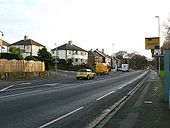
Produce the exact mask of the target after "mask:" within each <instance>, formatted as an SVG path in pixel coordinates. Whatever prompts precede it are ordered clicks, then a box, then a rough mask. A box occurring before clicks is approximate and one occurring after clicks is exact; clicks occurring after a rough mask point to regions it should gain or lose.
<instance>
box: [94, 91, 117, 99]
mask: <svg viewBox="0 0 170 128" xmlns="http://www.w3.org/2000/svg"><path fill="white" fill-rule="evenodd" d="M114 92H115V91H111V92H109V93H107V94H105V95H104V96H101V97H99V98H98V99H96V100H97V101H99V100H101V99H103V98H104V97H106V96H108V95H110V94H112V93H114Z"/></svg>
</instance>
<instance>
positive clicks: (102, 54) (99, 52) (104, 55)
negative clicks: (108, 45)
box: [94, 50, 107, 57]
mask: <svg viewBox="0 0 170 128" xmlns="http://www.w3.org/2000/svg"><path fill="white" fill-rule="evenodd" d="M94 52H97V53H98V54H100V55H101V56H103V57H107V55H106V54H104V53H102V52H101V51H99V50H94Z"/></svg>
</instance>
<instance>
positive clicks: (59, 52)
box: [51, 41, 88, 65]
mask: <svg viewBox="0 0 170 128" xmlns="http://www.w3.org/2000/svg"><path fill="white" fill-rule="evenodd" d="M51 54H52V56H53V57H55V58H60V59H65V60H68V59H72V60H73V65H81V64H86V63H87V59H88V52H87V51H86V50H84V49H82V48H80V47H78V46H76V45H74V44H73V43H72V41H68V43H66V44H63V45H61V46H59V47H57V48H54V49H52V50H51Z"/></svg>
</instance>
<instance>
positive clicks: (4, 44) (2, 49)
mask: <svg viewBox="0 0 170 128" xmlns="http://www.w3.org/2000/svg"><path fill="white" fill-rule="evenodd" d="M0 42H2V43H1V44H2V46H1V47H0V53H8V46H9V45H10V44H9V43H7V42H6V41H4V40H2V39H0Z"/></svg>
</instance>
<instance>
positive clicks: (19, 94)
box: [0, 90, 42, 99]
mask: <svg viewBox="0 0 170 128" xmlns="http://www.w3.org/2000/svg"><path fill="white" fill-rule="evenodd" d="M41 91H42V90H36V91H31V92H25V93H18V94H13V95H7V96H1V97H0V99H3V98H8V97H14V96H21V95H26V94H30V93H37V92H41Z"/></svg>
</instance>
